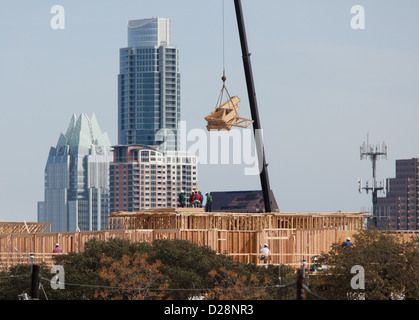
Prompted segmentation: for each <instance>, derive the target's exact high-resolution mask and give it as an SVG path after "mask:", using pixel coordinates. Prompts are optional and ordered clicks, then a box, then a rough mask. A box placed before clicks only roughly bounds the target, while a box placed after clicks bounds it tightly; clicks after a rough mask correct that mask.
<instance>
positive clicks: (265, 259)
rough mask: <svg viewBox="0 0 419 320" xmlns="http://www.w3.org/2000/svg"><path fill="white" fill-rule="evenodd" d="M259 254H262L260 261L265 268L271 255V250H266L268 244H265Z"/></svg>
mask: <svg viewBox="0 0 419 320" xmlns="http://www.w3.org/2000/svg"><path fill="white" fill-rule="evenodd" d="M260 253H261V254H262V255H261V257H260V260H263V264H265V268H266V267H267V266H266V265H267V263H268V259H269V255H270V254H271V250H269V248H268V244H265V245H264V246H263V248H262V250H260Z"/></svg>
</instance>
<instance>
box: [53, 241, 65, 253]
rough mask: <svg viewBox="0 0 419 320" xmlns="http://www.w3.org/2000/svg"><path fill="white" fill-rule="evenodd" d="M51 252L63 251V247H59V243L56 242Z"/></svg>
mask: <svg viewBox="0 0 419 320" xmlns="http://www.w3.org/2000/svg"><path fill="white" fill-rule="evenodd" d="M52 253H63V249H61V248H60V245H59V244H58V243H56V244H55V248H54V250H52Z"/></svg>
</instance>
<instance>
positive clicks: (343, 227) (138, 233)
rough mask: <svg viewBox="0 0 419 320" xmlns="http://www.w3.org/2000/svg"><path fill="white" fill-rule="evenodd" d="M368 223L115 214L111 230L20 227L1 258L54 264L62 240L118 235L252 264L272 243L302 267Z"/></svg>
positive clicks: (77, 247) (318, 216)
mask: <svg viewBox="0 0 419 320" xmlns="http://www.w3.org/2000/svg"><path fill="white" fill-rule="evenodd" d="M363 225H364V215H363V213H362V212H359V213H343V212H336V213H267V214H254V213H248V214H246V213H223V212H210V213H206V212H204V211H203V210H202V209H195V208H173V209H156V210H143V211H138V212H115V213H112V214H111V215H110V217H109V224H108V228H107V230H105V231H90V232H45V231H46V230H47V227H46V226H44V225H42V226H41V225H39V226H38V227H36V226H35V225H34V226H33V229H32V230H33V232H31V233H24V230H25V229H26V227H25V226H23V227H22V226H21V227H20V228H19V227H16V226H15V228H14V229H13V230H16V232H9V233H0V261H1V262H2V267H3V268H4V267H6V266H8V265H10V264H13V263H16V261H18V260H19V259H20V260H22V259H23V260H24V261H27V260H28V256H29V254H30V253H35V256H36V258H37V259H38V260H41V261H45V262H46V263H47V264H48V263H51V261H52V250H53V248H54V246H55V243H57V242H58V243H59V244H60V246H61V248H62V249H63V251H64V252H65V253H66V252H80V251H82V250H83V248H84V243H85V242H86V241H88V240H89V239H92V238H97V239H100V240H107V239H109V238H113V237H118V238H122V239H129V240H131V241H134V242H149V243H152V242H153V240H156V239H183V240H189V241H191V242H192V243H195V244H197V245H206V246H209V247H210V248H211V249H213V250H214V251H215V252H217V253H221V254H228V255H230V256H232V257H233V259H234V260H236V261H241V262H246V263H259V260H258V258H259V256H260V254H259V252H260V250H261V248H262V247H263V245H264V244H265V243H267V244H268V245H269V248H270V250H271V252H272V255H271V256H272V257H271V261H270V262H271V263H274V264H282V263H283V264H289V265H298V264H300V263H301V261H302V259H305V260H306V261H308V262H309V260H310V258H311V257H312V256H313V255H318V254H321V253H322V252H327V251H329V249H330V246H331V245H332V244H333V243H335V242H341V241H344V239H345V238H346V237H347V236H351V235H352V234H353V233H355V232H356V231H358V230H360V229H362V228H363ZM0 227H1V225H0ZM0 230H1V229H0ZM3 230H5V229H3ZM8 230H12V229H8ZM26 231H28V229H26ZM29 231H30V229H29Z"/></svg>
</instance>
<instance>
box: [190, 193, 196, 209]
mask: <svg viewBox="0 0 419 320" xmlns="http://www.w3.org/2000/svg"><path fill="white" fill-rule="evenodd" d="M194 195H195V193H194V192H193V191H192V193H191V195H190V196H189V207H190V208H192V207H193V198H194Z"/></svg>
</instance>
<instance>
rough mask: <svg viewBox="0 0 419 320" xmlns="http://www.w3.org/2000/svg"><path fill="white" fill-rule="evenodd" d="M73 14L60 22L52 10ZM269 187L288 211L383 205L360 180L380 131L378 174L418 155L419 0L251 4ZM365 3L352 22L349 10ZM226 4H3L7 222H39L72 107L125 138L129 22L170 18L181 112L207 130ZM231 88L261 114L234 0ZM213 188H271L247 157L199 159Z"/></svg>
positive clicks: (0, 160) (1, 129)
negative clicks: (250, 169)
mask: <svg viewBox="0 0 419 320" xmlns="http://www.w3.org/2000/svg"><path fill="white" fill-rule="evenodd" d="M56 4H60V5H62V6H63V7H64V9H65V29H64V30H53V29H51V27H50V20H51V18H52V17H53V15H52V14H51V13H50V9H51V7H52V6H53V5H56ZM242 4H243V11H244V17H245V24H246V30H247V36H248V43H249V50H250V52H251V53H252V55H251V59H252V66H253V73H254V79H255V86H256V93H257V99H258V105H259V112H260V117H261V122H262V127H263V129H264V139H265V148H266V150H265V152H266V157H267V162H268V163H269V176H270V181H271V187H272V189H273V191H274V193H275V197H276V199H277V202H278V203H279V207H280V210H281V211H283V212H312V211H335V210H342V211H359V210H362V208H366V207H370V206H371V204H370V203H371V199H370V196H369V195H368V196H367V195H365V194H362V195H360V194H359V193H358V189H357V179H358V178H369V177H370V176H371V162H370V161H366V160H363V161H361V160H360V158H359V147H360V145H361V144H362V142H363V141H365V140H366V136H367V133H369V139H370V142H371V143H373V144H376V143H377V144H378V143H380V144H381V143H382V142H383V141H385V142H386V143H387V145H388V147H389V157H388V160H380V161H379V162H378V169H377V175H378V177H379V178H380V179H384V178H386V177H394V175H395V170H394V167H395V159H406V158H412V157H416V156H418V155H419V146H418V143H417V142H416V140H417V137H418V136H419V126H418V125H417V119H418V118H419V108H418V101H419V90H418V87H419V86H418V84H419V80H418V75H419V59H418V56H419V37H418V36H417V34H418V30H419V19H418V16H419V2H417V1H414V0H403V1H400V2H394V1H387V0H363V1H355V0H342V1H334V0H317V1H313V0H296V1H277V0H260V1H250V0H243V1H242ZM357 4H361V5H362V6H363V7H364V9H365V30H353V29H352V28H351V25H350V21H351V18H352V17H353V14H351V12H350V10H351V7H352V6H354V5H357ZM222 7H223V1H222V0H216V1H203V0H195V1H192V0H178V1H169V0H155V1H141V0H136V1H130V0H124V1H114V0H108V1H106V2H105V1H79V0H72V1H66V0H60V1H58V2H57V1H54V2H52V1H45V0H43V1H29V0H21V1H13V2H12V1H9V2H4V3H3V4H2V10H1V12H0V39H1V43H2V45H1V48H0V67H1V69H0V70H1V72H0V90H1V91H0V106H1V110H2V116H1V117H0V134H1V137H2V153H1V157H0V172H1V173H0V174H1V175H0V195H1V200H2V201H1V202H2V210H1V212H0V219H3V220H5V221H22V220H24V219H25V220H26V221H36V217H37V215H36V210H37V208H36V206H37V202H38V201H42V200H43V197H44V191H43V183H44V181H43V171H44V167H45V162H46V159H47V155H48V152H49V149H50V147H51V146H55V145H56V143H57V140H58V137H59V135H60V133H61V132H63V131H65V130H66V128H67V126H68V123H69V121H70V118H71V115H72V114H73V113H75V114H76V115H79V114H80V113H82V112H86V113H87V114H88V115H91V114H92V113H95V114H96V117H97V119H98V121H99V124H100V126H101V129H102V130H103V131H106V132H107V133H108V134H109V137H110V139H111V142H112V143H113V144H116V143H117V75H118V64H119V48H121V47H124V46H126V42H127V35H126V25H127V21H128V20H130V19H141V18H149V17H168V18H170V19H171V26H172V28H171V40H172V44H174V45H177V46H178V47H179V49H180V72H181V84H182V85H181V95H182V96H181V103H182V115H181V118H182V120H185V121H186V122H187V127H188V128H189V129H192V128H205V125H206V122H205V120H204V119H203V118H204V116H206V115H207V114H208V113H209V112H210V111H212V109H213V108H214V106H215V104H216V101H217V98H218V93H219V90H220V89H221V85H222V82H221V80H220V77H221V75H222V67H223V61H222V52H223V42H222V35H223V29H222V12H223V11H222ZM224 8H225V9H224V10H225V11H224V15H225V29H224V34H225V47H224V50H225V66H226V74H227V78H228V79H227V87H228V89H229V92H230V94H232V95H238V96H239V97H240V98H241V100H242V102H241V104H240V105H241V112H242V113H241V115H242V116H243V117H250V112H249V106H248V100H247V91H246V85H245V78H244V72H243V64H242V59H241V50H240V43H239V36H238V31H237V23H236V17H235V13H234V5H233V1H232V0H231V1H230V0H225V2H224ZM199 188H200V189H201V190H203V191H219V190H254V189H260V182H259V177H258V176H245V175H244V174H243V166H240V165H209V164H207V165H200V167H199Z"/></svg>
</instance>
